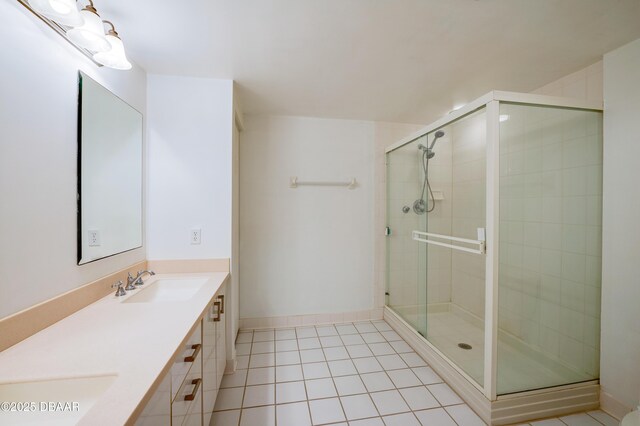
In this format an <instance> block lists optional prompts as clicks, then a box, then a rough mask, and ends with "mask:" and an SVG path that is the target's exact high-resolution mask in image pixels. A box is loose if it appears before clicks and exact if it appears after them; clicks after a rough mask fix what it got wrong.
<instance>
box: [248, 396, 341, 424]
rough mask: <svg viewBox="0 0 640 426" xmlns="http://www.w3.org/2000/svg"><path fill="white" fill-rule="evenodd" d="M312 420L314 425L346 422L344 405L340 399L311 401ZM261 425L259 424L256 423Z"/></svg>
mask: <svg viewBox="0 0 640 426" xmlns="http://www.w3.org/2000/svg"><path fill="white" fill-rule="evenodd" d="M309 408H310V409H311V420H312V422H313V424H314V425H321V424H325V423H335V422H342V421H345V420H346V418H345V417H344V412H343V411H342V405H341V404H340V400H339V399H338V398H329V399H317V400H315V401H309ZM256 424H259V423H256Z"/></svg>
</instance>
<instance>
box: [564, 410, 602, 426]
mask: <svg viewBox="0 0 640 426" xmlns="http://www.w3.org/2000/svg"><path fill="white" fill-rule="evenodd" d="M560 420H562V421H563V422H564V423H566V424H567V425H569V426H602V425H601V423H600V422H599V421H597V420H596V419H594V418H593V417H591V416H590V415H588V414H586V413H580V414H572V415H570V416H564V417H560Z"/></svg>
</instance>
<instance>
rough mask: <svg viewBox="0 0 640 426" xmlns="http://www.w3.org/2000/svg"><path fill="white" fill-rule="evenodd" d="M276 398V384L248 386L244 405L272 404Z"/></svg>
mask: <svg viewBox="0 0 640 426" xmlns="http://www.w3.org/2000/svg"><path fill="white" fill-rule="evenodd" d="M275 400H276V388H275V385H273V384H271V385H258V386H247V388H246V389H245V392H244V400H243V401H242V407H243V408H245V407H257V406H259V405H272V404H275Z"/></svg>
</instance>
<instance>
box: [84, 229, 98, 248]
mask: <svg viewBox="0 0 640 426" xmlns="http://www.w3.org/2000/svg"><path fill="white" fill-rule="evenodd" d="M87 237H88V240H89V247H98V246H99V245H100V231H98V230H97V229H90V230H88V231H87Z"/></svg>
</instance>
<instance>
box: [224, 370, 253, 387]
mask: <svg viewBox="0 0 640 426" xmlns="http://www.w3.org/2000/svg"><path fill="white" fill-rule="evenodd" d="M247 371H249V370H236V372H235V373H233V374H225V375H224V376H223V377H222V383H220V387H221V388H236V387H238V386H243V387H244V385H245V384H246V382H247Z"/></svg>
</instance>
